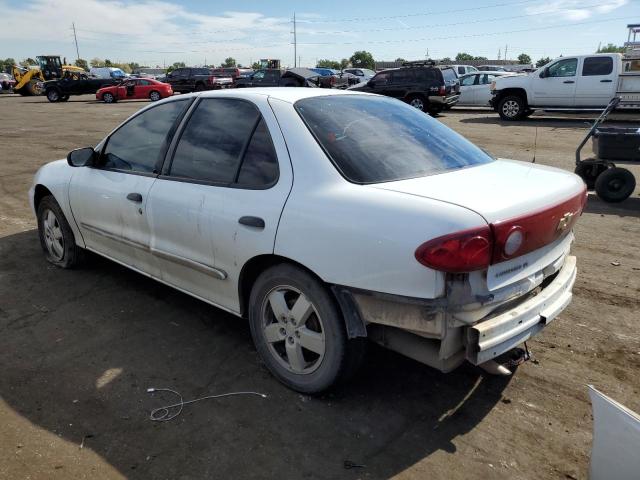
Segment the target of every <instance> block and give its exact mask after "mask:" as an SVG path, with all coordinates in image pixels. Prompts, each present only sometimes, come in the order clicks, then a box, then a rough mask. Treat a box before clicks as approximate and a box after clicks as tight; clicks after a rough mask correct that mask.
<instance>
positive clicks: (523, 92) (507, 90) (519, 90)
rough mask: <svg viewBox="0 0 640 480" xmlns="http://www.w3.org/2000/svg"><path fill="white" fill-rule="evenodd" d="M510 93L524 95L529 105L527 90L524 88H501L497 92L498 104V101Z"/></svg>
mask: <svg viewBox="0 0 640 480" xmlns="http://www.w3.org/2000/svg"><path fill="white" fill-rule="evenodd" d="M508 95H515V96H518V97H522V98H523V99H524V101H525V103H526V105H527V106H528V105H529V99H528V97H527V91H526V90H525V89H524V88H520V87H517V88H515V87H514V88H505V89H504V90H500V91H499V92H498V94H497V98H496V105H497V103H498V102H499V101H500V100H502V99H503V98H504V97H506V96H508Z"/></svg>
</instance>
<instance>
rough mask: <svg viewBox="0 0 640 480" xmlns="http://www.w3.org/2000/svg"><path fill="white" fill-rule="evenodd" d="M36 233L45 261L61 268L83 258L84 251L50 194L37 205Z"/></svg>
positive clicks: (79, 261) (70, 265) (77, 263)
mask: <svg viewBox="0 0 640 480" xmlns="http://www.w3.org/2000/svg"><path fill="white" fill-rule="evenodd" d="M37 217H38V235H39V237H40V245H41V246H42V250H44V254H45V258H46V259H47V261H49V262H51V263H53V264H54V265H56V266H58V267H61V268H73V267H75V266H77V265H79V264H80V263H81V262H82V260H83V253H84V251H83V250H82V249H81V248H80V247H78V246H77V245H76V241H75V237H74V236H73V231H72V230H71V226H70V225H69V222H67V219H66V218H65V216H64V213H62V209H61V208H60V205H58V202H56V200H55V198H53V197H52V196H51V195H48V196H46V197H44V198H43V199H42V200H41V201H40V204H39V205H38V214H37Z"/></svg>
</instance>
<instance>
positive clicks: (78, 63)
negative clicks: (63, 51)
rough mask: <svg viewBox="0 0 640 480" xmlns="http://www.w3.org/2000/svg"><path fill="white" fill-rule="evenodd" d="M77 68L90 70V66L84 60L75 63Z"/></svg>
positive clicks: (80, 59)
mask: <svg viewBox="0 0 640 480" xmlns="http://www.w3.org/2000/svg"><path fill="white" fill-rule="evenodd" d="M75 66H76V67H80V68H82V69H84V70H87V71H88V70H89V64H88V63H87V61H86V60H85V59H83V58H79V59H77V60H76V61H75Z"/></svg>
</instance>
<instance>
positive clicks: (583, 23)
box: [300, 17, 629, 45]
mask: <svg viewBox="0 0 640 480" xmlns="http://www.w3.org/2000/svg"><path fill="white" fill-rule="evenodd" d="M628 18H629V17H616V18H609V19H607V20H594V21H591V22H577V23H569V24H558V25H551V26H548V27H535V28H523V29H519V30H505V31H500V32H483V33H474V34H467V35H450V36H446V37H424V38H410V39H402V40H372V41H364V42H363V41H357V42H309V43H300V45H354V44H384V43H406V42H425V41H430V40H451V39H454V38H474V37H484V36H490V35H491V36H492V35H508V34H511V33H522V32H534V31H539V30H553V29H555V28H567V27H577V26H580V25H592V24H596V23H606V22H613V21H618V20H628Z"/></svg>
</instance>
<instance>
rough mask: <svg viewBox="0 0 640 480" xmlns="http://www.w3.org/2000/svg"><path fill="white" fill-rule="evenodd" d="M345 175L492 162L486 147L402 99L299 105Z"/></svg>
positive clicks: (422, 171)
mask: <svg viewBox="0 0 640 480" xmlns="http://www.w3.org/2000/svg"><path fill="white" fill-rule="evenodd" d="M295 106H296V110H297V111H298V113H299V114H300V116H301V117H302V119H303V120H304V122H305V123H306V124H307V127H308V128H309V130H310V131H311V133H312V134H313V135H314V137H315V138H316V140H317V141H318V143H319V144H320V146H321V147H322V148H323V149H324V151H325V153H326V154H327V156H328V157H329V159H330V160H331V161H332V162H333V164H334V165H335V166H336V168H337V169H338V170H339V171H340V173H341V174H342V175H343V176H344V177H345V178H346V179H347V180H349V181H351V182H354V183H379V182H390V181H394V180H401V179H406V178H414V177H422V176H426V175H433V174H437V173H442V172H445V171H447V170H454V169H458V168H463V167H468V166H472V165H479V164H483V163H488V162H491V161H492V158H491V157H489V155H487V154H486V153H484V152H483V151H482V150H481V149H479V148H478V147H476V146H475V145H473V144H472V143H470V142H469V141H467V140H466V139H465V138H464V137H462V136H460V135H458V134H457V133H455V132H454V131H453V130H451V129H450V128H448V127H446V126H444V125H443V124H441V123H440V122H438V121H437V120H434V119H432V118H431V117H429V116H428V115H425V114H424V113H422V112H420V111H418V110H417V109H415V108H413V107H410V106H408V105H407V104H405V103H403V102H399V101H398V100H394V99H390V98H387V97H377V96H365V95H362V96H361V95H334V96H322V97H313V98H305V99H303V100H299V101H298V102H296V104H295Z"/></svg>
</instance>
